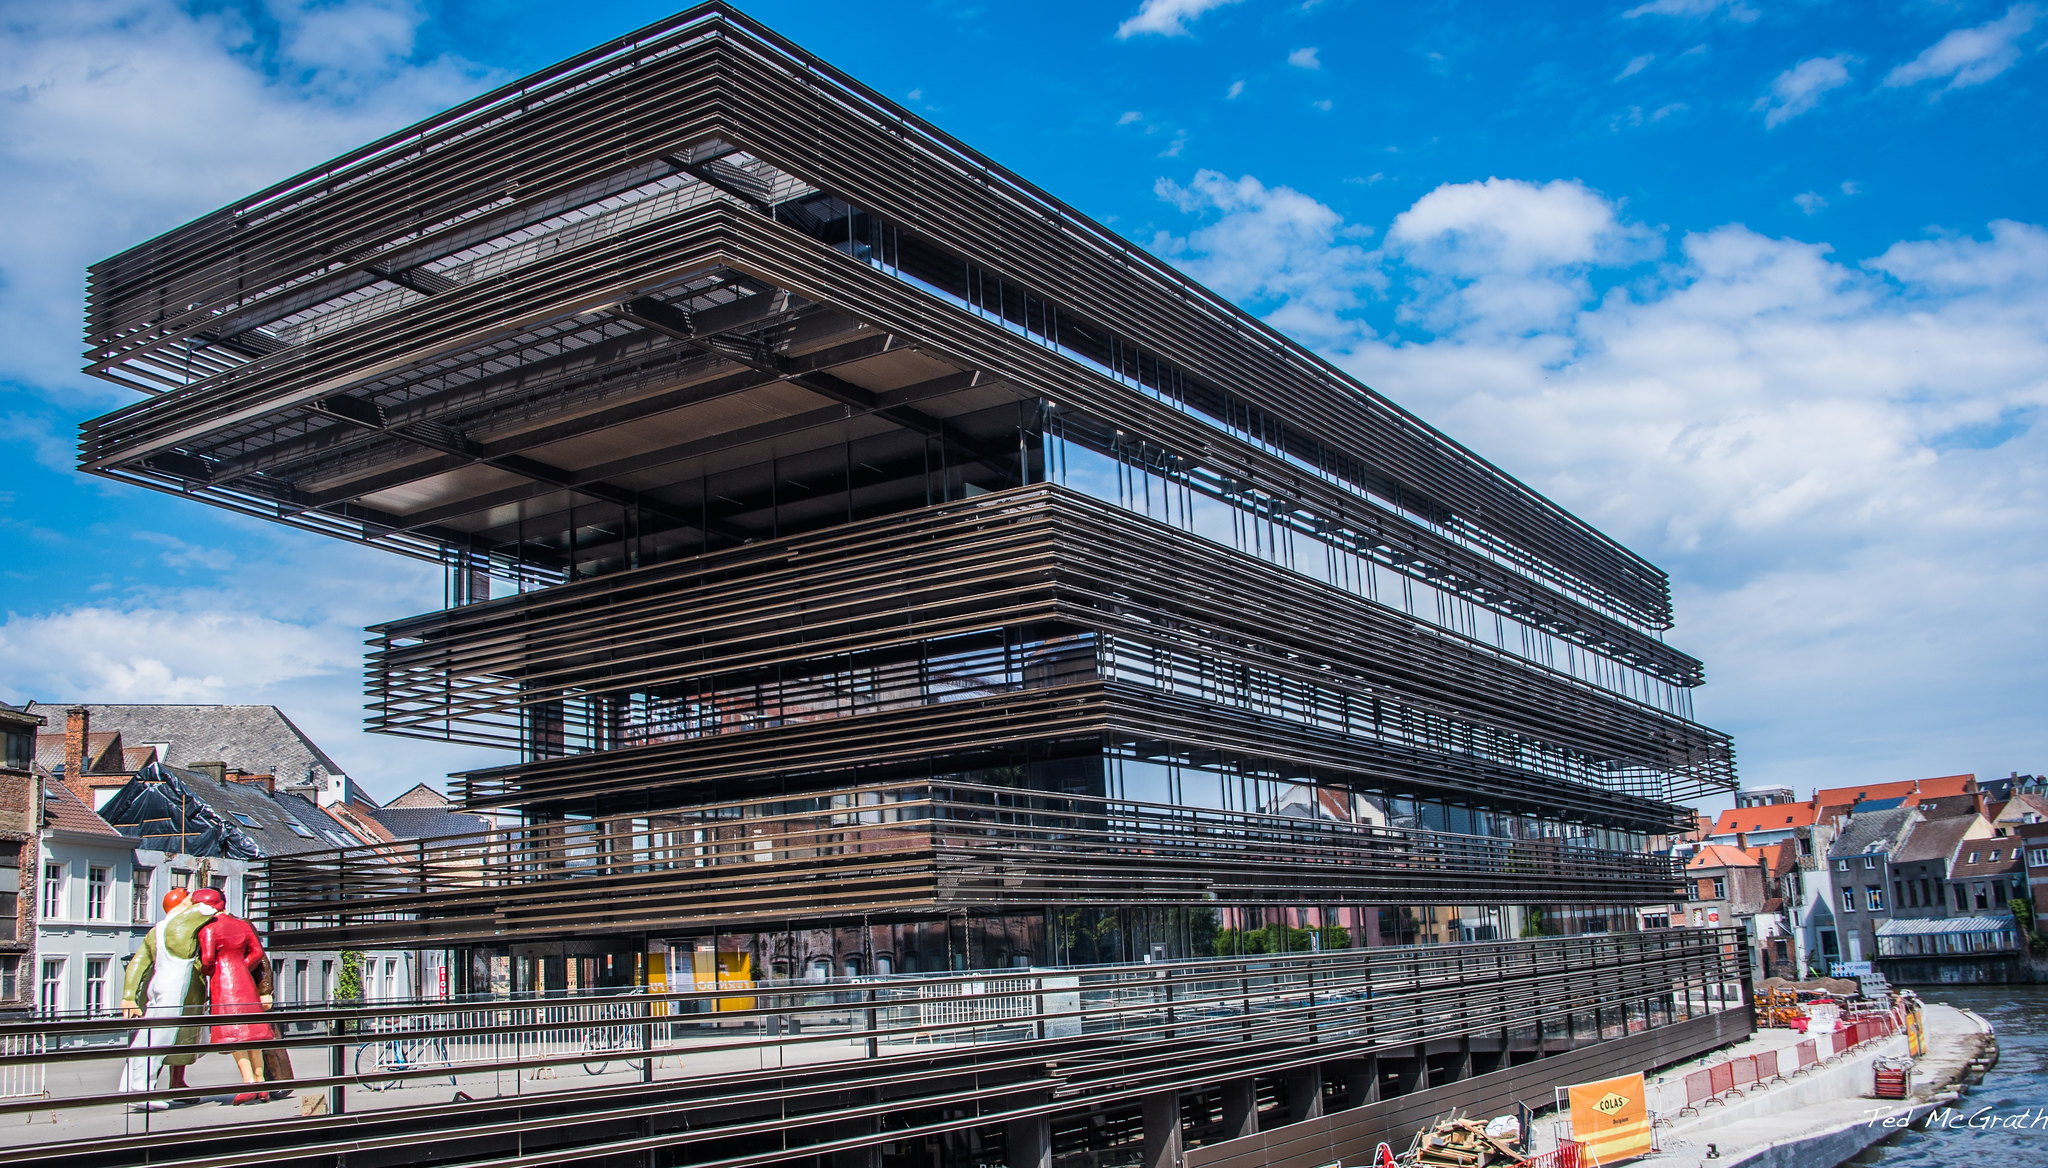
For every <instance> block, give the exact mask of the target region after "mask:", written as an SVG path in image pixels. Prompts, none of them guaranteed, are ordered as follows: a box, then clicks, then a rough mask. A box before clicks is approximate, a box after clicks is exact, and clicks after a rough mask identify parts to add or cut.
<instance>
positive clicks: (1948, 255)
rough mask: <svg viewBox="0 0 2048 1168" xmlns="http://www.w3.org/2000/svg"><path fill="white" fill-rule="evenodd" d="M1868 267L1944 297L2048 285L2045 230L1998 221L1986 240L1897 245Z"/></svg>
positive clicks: (2047, 250)
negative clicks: (1963, 293) (1964, 293)
mask: <svg viewBox="0 0 2048 1168" xmlns="http://www.w3.org/2000/svg"><path fill="white" fill-rule="evenodd" d="M1870 266H1871V267H1872V268H1875V269H1876V270H1878V271H1880V272H1883V273H1885V274H1886V275H1889V276H1892V277H1893V278H1895V279H1897V280H1899V281H1900V282H1902V283H1904V284H1906V285H1908V286H1911V287H1917V288H1923V289H1931V290H1934V291H1937V292H1945V293H1956V292H1975V291H1983V290H1993V289H2009V288H2013V287H2015V286H2022V285H2029V284H2031V285H2036V286H2041V285H2048V231H2044V230H2042V229H2041V228H2040V227H2037V226H2035V225H2034V224H2032V223H2016V222H2014V221H2013V220H2011V219H1998V220H1994V221H1993V222H1992V224H1991V238H1990V239H1989V240H1978V239H1970V238H1967V237H1965V238H1960V239H1955V238H1950V239H1936V240H1919V241H1913V242H1902V243H1895V244H1893V245H1892V246H1891V247H1890V248H1888V249H1886V251H1885V253H1884V254H1883V255H1881V256H1878V257H1877V258H1876V259H1874V260H1871V261H1870Z"/></svg>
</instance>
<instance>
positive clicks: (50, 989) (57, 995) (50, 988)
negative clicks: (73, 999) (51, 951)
mask: <svg viewBox="0 0 2048 1168" xmlns="http://www.w3.org/2000/svg"><path fill="white" fill-rule="evenodd" d="M36 1004H37V1005H39V1006H41V1007H42V1008H43V1010H44V1012H45V1013H50V1014H54V1013H56V1012H57V1011H59V1010H61V1009H63V1008H64V959H63V958H62V957H45V958H43V984H42V988H41V990H40V991H39V992H38V993H37V994H36Z"/></svg>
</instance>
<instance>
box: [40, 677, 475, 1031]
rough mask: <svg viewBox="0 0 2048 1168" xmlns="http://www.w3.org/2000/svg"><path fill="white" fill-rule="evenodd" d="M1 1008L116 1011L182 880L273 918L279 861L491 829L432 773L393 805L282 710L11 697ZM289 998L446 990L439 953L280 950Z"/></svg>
mask: <svg viewBox="0 0 2048 1168" xmlns="http://www.w3.org/2000/svg"><path fill="white" fill-rule="evenodd" d="M0 733H4V735H5V752H4V756H0V1011H30V1010H33V1011H39V1012H42V1013H46V1014H79V1013H84V1014H101V1013H106V1012H108V1011H110V1010H113V1009H116V1008H118V1006H119V1001H120V996H121V981H122V974H123V969H124V966H125V963H126V961H127V958H128V956H129V955H130V954H131V953H133V952H134V951H135V949H136V947H137V945H138V944H139V943H140V941H141V938H142V936H143V934H144V933H145V932H147V930H148V929H149V927H150V925H151V924H153V923H154V922H155V921H156V920H158V919H159V918H160V916H161V915H162V913H161V902H162V898H163V896H164V894H165V893H167V892H169V891H170V890H171V889H173V888H194V887H200V886H210V887H213V888H218V889H220V890H221V892H222V894H223V895H224V896H225V897H226V898H227V903H228V908H229V911H231V912H234V913H237V914H239V915H244V916H248V917H250V918H251V919H252V920H253V921H254V922H255V923H256V924H257V926H258V928H259V929H265V928H266V927H267V922H265V921H264V920H263V919H262V917H263V898H262V897H261V895H260V894H259V889H258V882H259V881H260V879H261V873H262V868H263V864H264V862H265V861H267V860H269V859H272V858H274V857H277V856H285V855H295V854H302V853H308V852H317V851H325V850H329V849H334V848H344V847H350V848H353V847H361V846H364V845H371V846H376V845H389V844H391V843H393V842H395V841H398V840H411V839H420V838H428V837H433V836H443V835H450V834H455V833H461V832H474V831H477V830H480V829H482V828H484V827H485V826H487V825H486V824H484V822H483V821H482V820H481V819H480V818H479V817H476V816H471V815H463V814H460V813H457V812H455V811H453V810H451V809H450V807H449V804H448V801H447V800H446V799H445V798H444V797H443V796H442V795H441V794H440V793H438V792H436V791H434V790H432V789H431V788H428V787H425V786H420V787H415V788H414V789H413V790H411V791H408V792H406V793H405V794H404V795H402V796H400V797H399V798H398V799H395V800H393V801H392V802H391V803H390V804H389V805H387V806H380V805H378V804H377V803H376V802H375V801H374V800H372V799H370V798H369V796H368V795H367V794H365V793H364V792H363V790H362V789H361V788H360V787H359V786H358V785H357V784H356V783H355V782H354V781H353V780H352V779H351V778H350V777H349V776H348V775H347V774H346V773H344V772H343V771H342V770H341V768H340V767H338V766H336V765H335V763H334V761H333V759H331V758H330V757H329V756H328V755H327V754H326V752H325V751H323V750H321V749H320V748H319V746H318V745H316V744H315V743H314V742H313V741H312V740H311V739H310V738H308V737H307V736H306V735H305V733H304V732H303V731H301V730H300V729H299V728H298V727H297V726H296V725H294V724H293V723H292V721H291V719H289V718H288V717H286V716H285V715H284V713H283V712H282V711H280V710H278V709H277V708H276V707H275V706H229V705H80V704H72V705H60V704H46V703H37V702H31V703H29V704H28V705H27V706H25V707H22V708H15V707H12V706H7V705H4V704H0ZM275 960H276V964H275V969H274V972H275V975H276V984H277V987H278V995H279V997H280V998H281V999H282V1000H283V1001H286V1002H310V1001H326V1000H330V999H332V998H333V997H334V996H335V994H336V991H337V988H338V986H339V984H340V983H341V981H342V980H343V978H344V969H345V961H348V962H353V963H355V964H356V972H357V977H358V979H359V992H360V993H362V994H363V996H365V997H370V998H401V997H410V996H416V995H419V994H421V993H431V992H434V991H435V990H437V989H439V988H440V987H441V986H443V985H445V978H444V977H443V976H442V971H441V970H440V969H439V968H438V967H437V962H438V960H439V955H438V954H434V953H420V952H416V951H399V950H388V951H387V950H374V951H368V952H364V953H361V954H355V955H353V956H351V957H349V958H346V959H345V958H344V955H343V954H341V953H338V952H317V951H316V952H292V953H288V954H279V955H277V956H276V959H275Z"/></svg>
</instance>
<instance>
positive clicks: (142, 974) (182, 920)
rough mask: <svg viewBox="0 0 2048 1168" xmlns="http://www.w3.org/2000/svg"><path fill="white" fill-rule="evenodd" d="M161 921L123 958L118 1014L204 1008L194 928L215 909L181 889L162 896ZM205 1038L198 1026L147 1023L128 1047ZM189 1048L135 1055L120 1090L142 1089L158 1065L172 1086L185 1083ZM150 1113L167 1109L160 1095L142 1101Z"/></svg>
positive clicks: (171, 1014)
mask: <svg viewBox="0 0 2048 1168" xmlns="http://www.w3.org/2000/svg"><path fill="white" fill-rule="evenodd" d="M164 914H165V915H164V919H163V920H161V921H158V922H157V923H156V924H155V925H154V926H152V927H151V928H150V930H149V932H148V933H147V934H145V935H144V936H143V938H142V947H141V948H140V949H137V950H136V951H135V956H133V957H131V958H129V959H128V972H127V976H126V977H125V978H124V979H123V988H122V991H121V1013H122V1014H123V1015H124V1016H126V1017H129V1018H176V1017H179V1016H180V1015H185V1014H204V1013H205V1012H206V983H205V981H204V980H203V979H202V978H201V977H200V976H199V974H198V972H197V968H196V967H197V965H198V963H199V929H200V926H202V925H204V924H206V922H207V921H209V920H211V919H213V914H214V910H213V908H212V907H211V906H209V905H205V904H195V903H193V901H192V900H191V899H190V894H189V893H187V892H186V891H185V890H184V889H182V888H175V889H172V890H171V891H170V892H167V893H165V894H164ZM204 1041H205V1039H204V1038H202V1037H201V1035H200V1028H199V1027H198V1026H176V1025H172V1026H151V1027H145V1028H143V1029H141V1030H137V1031H136V1032H135V1037H134V1038H133V1039H131V1040H130V1041H129V1043H128V1047H129V1049H131V1050H141V1049H145V1048H147V1047H152V1046H159V1047H161V1046H171V1045H174V1044H175V1045H179V1046H192V1047H195V1048H196V1047H198V1046H199V1045H200V1044H201V1043H203V1042H204ZM199 1054H200V1052H199V1051H198V1050H197V1049H194V1050H193V1051H192V1053H190V1054H186V1053H184V1052H182V1051H180V1052H178V1053H176V1054H170V1055H165V1054H154V1055H136V1056H134V1057H132V1058H130V1059H129V1060H128V1062H127V1064H126V1065H125V1066H124V1067H123V1068H122V1070H121V1090H123V1091H147V1090H149V1089H150V1087H151V1085H152V1084H154V1083H155V1082H156V1072H157V1068H158V1067H162V1066H168V1067H170V1068H171V1086H173V1087H183V1086H184V1085H185V1068H186V1067H188V1066H190V1065H192V1063H193V1061H194V1060H196V1059H198V1057H199ZM142 1106H143V1107H145V1108H148V1109H149V1110H152V1111H159V1110H162V1109H163V1108H166V1107H169V1106H170V1103H169V1102H167V1101H166V1100H162V1099H147V1100H144V1101H143V1103H142Z"/></svg>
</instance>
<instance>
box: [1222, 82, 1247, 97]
mask: <svg viewBox="0 0 2048 1168" xmlns="http://www.w3.org/2000/svg"><path fill="white" fill-rule="evenodd" d="M1242 96H1244V82H1242V81H1233V82H1231V83H1230V88H1229V89H1227V90H1224V92H1223V100H1225V101H1236V100H1237V99H1238V98H1240V97H1242Z"/></svg>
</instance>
